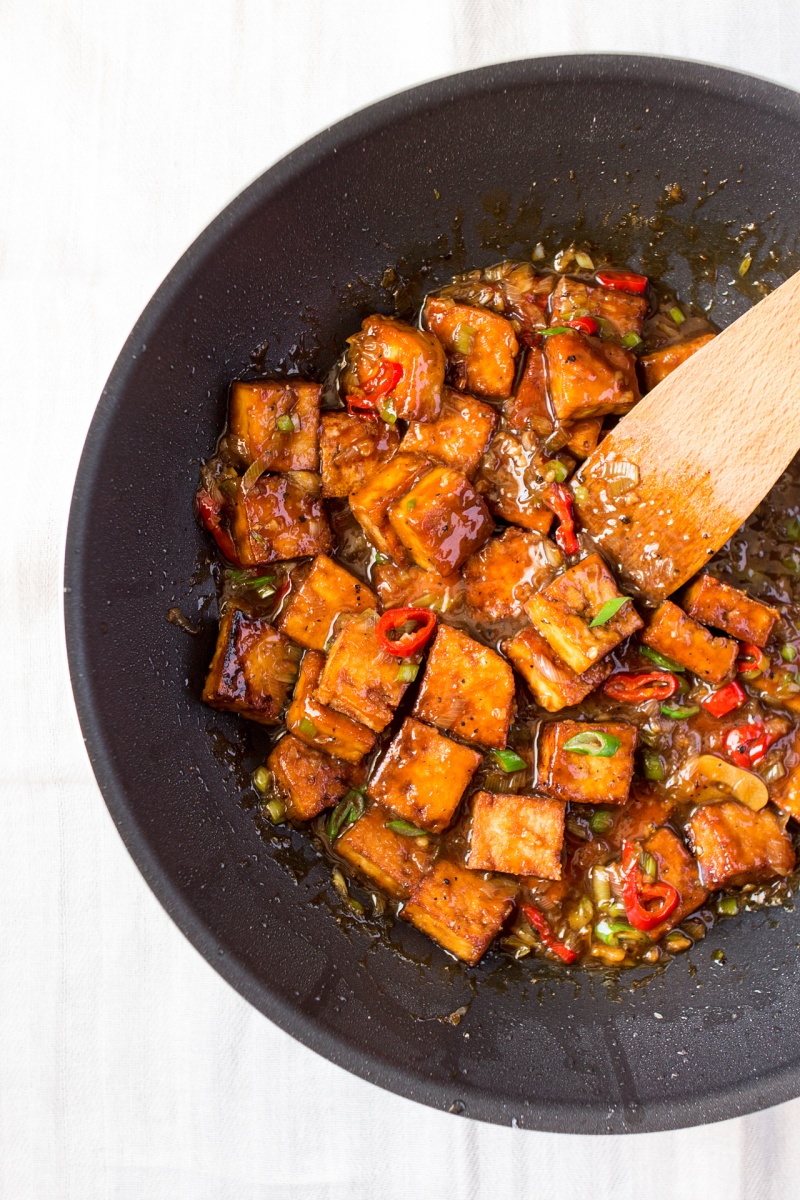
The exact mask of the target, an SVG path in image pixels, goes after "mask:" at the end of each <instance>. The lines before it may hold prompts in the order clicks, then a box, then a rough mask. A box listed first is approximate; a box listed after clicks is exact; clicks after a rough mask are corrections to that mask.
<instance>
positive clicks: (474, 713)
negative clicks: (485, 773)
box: [414, 625, 514, 749]
mask: <svg viewBox="0 0 800 1200" xmlns="http://www.w3.org/2000/svg"><path fill="white" fill-rule="evenodd" d="M513 715H514V672H513V671H512V670H511V667H510V666H509V665H508V663H507V662H506V661H505V659H503V658H501V657H500V655H499V654H497V653H495V651H494V650H490V649H489V647H488V646H482V645H481V643H480V642H476V641H475V640H474V639H473V638H471V637H469V635H468V634H466V633H463V632H462V631H461V630H460V629H454V628H453V627H452V626H451V625H440V626H439V628H438V630H437V633H436V638H435V639H434V642H433V646H432V647H431V651H430V654H429V655H428V662H427V665H426V667H425V674H424V675H423V677H422V684H421V686H420V689H419V692H418V694H417V699H416V702H415V704H414V716H415V717H419V718H420V720H422V721H430V723H431V725H437V726H438V727H439V728H440V729H447V730H449V731H450V732H452V733H454V734H455V735H456V736H457V737H460V738H464V740H465V741H468V742H476V743H477V744H478V745H479V746H489V747H492V748H495V749H502V747H503V746H505V744H506V740H507V738H508V730H509V727H510V725H511V718H512V717H513Z"/></svg>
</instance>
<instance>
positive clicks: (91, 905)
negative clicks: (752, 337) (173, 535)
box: [0, 0, 800, 1200]
mask: <svg viewBox="0 0 800 1200" xmlns="http://www.w3.org/2000/svg"><path fill="white" fill-rule="evenodd" d="M798 45H800V8H798V6H797V4H796V0H758V2H751V0H669V2H668V3H664V2H663V0H658V2H655V0H639V2H637V3H634V2H628V0H592V2H590V0H471V2H467V0H461V2H459V0H394V2H391V0H350V2H349V3H346V4H345V3H342V2H338V3H337V0H0V113H1V114H2V116H1V117H0V363H1V364H2V370H1V371H0V389H1V390H0V396H1V397H2V407H1V408H0V416H1V418H2V431H3V444H4V445H5V446H6V450H5V454H6V467H5V473H6V475H5V486H4V504H3V510H4V511H5V512H6V518H5V519H4V521H3V543H4V544H3V554H2V558H1V559H0V570H1V571H2V587H3V596H2V610H1V611H2V614H3V618H2V619H3V625H2V637H3V656H2V663H3V668H4V678H5V680H6V682H5V685H4V686H3V688H2V691H1V692H0V705H2V719H1V720H0V737H2V747H3V748H2V766H3V769H2V775H1V780H2V781H1V783H0V787H2V803H1V805H0V1197H2V1200H54V1198H58V1200H61V1198H62V1197H64V1198H67V1197H68V1198H70V1200H107V1198H109V1200H110V1198H113V1200H162V1198H164V1200H265V1198H269V1200H374V1198H375V1197H377V1196H380V1197H381V1198H382V1200H407V1198H408V1197H409V1196H415V1197H419V1198H420V1200H428V1198H433V1197H436V1200H483V1198H484V1197H492V1200H495V1198H497V1197H500V1198H505V1197H512V1196H513V1197H519V1198H520V1200H528V1198H532V1197H537V1198H538V1197H547V1198H548V1200H562V1198H567V1197H568V1198H570V1200H575V1198H577V1200H582V1198H583V1197H590V1196H591V1197H592V1200H611V1198H612V1197H613V1200H631V1198H633V1197H639V1196H641V1195H645V1194H652V1195H653V1196H654V1197H656V1198H657V1200H694V1198H695V1197H702V1198H703V1200H722V1198H723V1197H724V1198H725V1200H768V1198H775V1200H777V1198H778V1197H781V1198H782V1200H784V1198H786V1197H792V1196H796V1195H797V1194H798V1191H797V1188H798V1185H797V1182H796V1181H797V1179H798V1174H799V1172H800V1137H798V1133H800V1101H797V1102H794V1103H791V1104H787V1105H785V1106H783V1107H782V1108H780V1109H776V1110H772V1111H770V1112H766V1113H762V1114H759V1115H755V1116H752V1117H747V1118H744V1119H741V1120H737V1121H731V1122H727V1123H725V1124H722V1125H717V1126H714V1127H709V1128H705V1129H698V1130H691V1131H686V1132H679V1133H665V1134H656V1135H643V1136H638V1137H631V1138H627V1139H625V1138H605V1139H604V1138H580V1137H568V1136H562V1135H549V1134H537V1133H530V1132H518V1131H514V1130H508V1129H501V1128H494V1127H490V1126H482V1125H479V1124H476V1123H473V1122H471V1121H467V1120H465V1119H463V1118H456V1117H452V1116H448V1115H444V1114H440V1113H435V1112H432V1111H430V1110H428V1109H425V1108H422V1107H419V1106H417V1105H415V1104H413V1103H411V1102H410V1101H407V1100H403V1099H399V1098H398V1097H395V1096H392V1095H389V1094H388V1093H384V1092H381V1091H379V1090H377V1089H376V1088H374V1087H372V1086H370V1085H369V1084H367V1083H364V1082H362V1081H360V1080H358V1079H355V1078H352V1077H351V1076H349V1075H347V1074H346V1073H345V1072H344V1071H342V1070H340V1069H338V1068H337V1067H334V1066H332V1065H330V1064H329V1063H327V1062H325V1061H323V1060H322V1059H321V1058H318V1057H317V1056H316V1055H314V1054H313V1053H311V1051H309V1050H306V1049H305V1048H304V1047H302V1046H300V1045H298V1044H296V1043H295V1042H293V1041H292V1040H291V1039H290V1038H289V1037H288V1036H287V1035H285V1034H284V1033H282V1032H281V1031H280V1030H278V1029H276V1028H274V1027H273V1026H272V1025H270V1024H269V1023H268V1022H267V1021H266V1020H265V1019H264V1018H263V1017H261V1016H260V1015H259V1014H258V1013H256V1012H255V1011H254V1010H253V1009H251V1008H250V1007H249V1006H248V1005H247V1004H246V1003H245V1002H244V1001H243V1000H241V999H240V998H239V997H238V996H237V995H236V994H235V993H234V992H233V991H232V990H231V989H230V988H229V987H228V985H227V984H225V983H223V981H222V980H221V979H220V978H219V977H218V976H217V975H216V974H215V973H214V971H213V970H212V969H211V968H210V967H209V966H208V965H207V964H206V963H205V962H204V961H203V960H202V959H201V958H200V957H199V955H198V954H197V953H196V952H195V951H194V950H193V949H192V948H191V947H190V946H189V944H188V943H187V942H186V941H184V939H183V938H182V936H181V935H180V934H179V933H178V931H177V929H176V928H175V927H174V926H173V925H172V924H171V923H170V921H169V920H168V918H167V917H166V916H165V914H164V913H163V912H162V910H161V908H160V907H159V905H158V904H157V902H156V901H155V899H154V898H153V896H152V895H151V894H150V892H149V891H148V889H147V887H146V886H145V884H144V882H143V881H142V879H141V878H140V876H139V875H138V873H137V871H136V869H135V868H134V866H133V864H132V862H131V860H130V859H129V857H128V854H127V852H126V851H125V849H124V848H123V845H122V843H121V841H120V840H119V838H118V836H117V834H116V831H115V830H114V828H113V826H112V823H111V820H110V818H109V816H108V815H107V813H106V810H105V807H104V805H103V802H102V799H101V797H100V794H99V792H98V790H97V787H96V785H95V782H94V778H93V776H92V774H91V771H90V769H89V765H88V761H87V758H86V756H85V753H84V750H83V746H82V743H81V738H80V732H79V729H78V724H77V721H76V718H75V715H74V710H73V706H72V699H71V693H70V689H69V683H68V679H67V672H66V663H65V654H64V649H63V644H62V626H61V596H60V592H61V569H62V554H63V541H64V530H65V525H66V519H67V511H68V505H69V498H70V490H71V486H72V481H73V476H74V472H75V469H76V466H77V461H78V456H79V454H80V449H81V445H82V443H83V439H84V435H85V432H86V429H87V427H88V424H89V421H90V419H91V416H92V411H93V409H94V406H95V403H96V400H97V397H98V396H99V394H100V390H101V388H102V385H103V383H104V381H105V378H106V376H107V374H108V372H109V370H110V368H111V366H112V363H113V361H114V358H115V357H116V354H117V352H118V350H119V349H120V347H121V345H122V343H123V341H124V338H125V336H126V334H127V333H128V331H129V329H130V327H131V325H132V324H133V322H134V321H135V319H136V317H137V316H138V314H139V312H140V310H141V309H142V307H143V306H144V304H145V303H146V302H147V300H148V299H149V297H150V295H151V293H152V292H153V290H154V288H155V287H156V285H157V284H158V283H159V282H160V280H161V278H162V277H163V276H164V274H165V273H166V272H167V270H168V269H169V268H170V266H171V265H172V263H173V261H174V260H175V259H176V258H177V257H178V255H179V254H180V253H181V252H182V250H183V249H184V248H185V247H186V246H187V245H188V243H189V242H190V241H191V240H192V239H193V238H194V237H195V235H196V234H197V233H198V232H199V231H200V230H201V229H202V227H203V226H204V225H205V224H206V223H207V222H208V221H209V219H210V218H211V217H212V216H214V214H215V213H216V212H217V211H218V210H219V209H220V208H221V207H222V206H223V205H224V204H225V203H226V202H227V201H228V200H229V199H230V198H231V197H232V196H233V195H234V194H235V193H236V192H238V191H239V190H240V189H241V188H242V187H243V186H244V185H245V184H246V183H248V182H249V181H250V180H251V179H252V178H253V177H254V176H255V175H257V174H259V173H260V172H261V171H262V170H263V169H264V168H266V167H267V166H269V165H270V163H272V162H273V161H274V160H275V159H277V158H278V157H279V156H280V155H282V154H283V153H285V152H286V151H288V150H289V149H291V148H292V147H293V146H295V145H296V144H297V143H299V142H301V141H303V140H304V139H305V138H307V137H308V136H309V135H311V134H313V133H314V132H316V131H317V130H318V129H320V128H321V127H323V126H325V125H328V124H330V123H332V122H334V121H335V120H337V119H338V118H339V117H342V116H344V115H345V114H347V113H349V112H351V111H353V110H354V109H356V108H359V107H361V106H362V105H365V104H368V103H369V102H370V101H372V100H375V99H377V98H378V97H380V96H383V95H386V94H387V93H390V92H393V91H396V90H398V89H401V88H404V87H407V86H409V85H412V84H415V83H418V82H420V81H422V80H425V79H429V78H432V77H435V76H437V75H441V74H446V73H448V72H452V71H458V70H462V69H464V68H468V67H473V66H478V65H481V64H483V63H489V62H493V61H499V60H502V59H513V58H519V57H524V56H526V55H536V54H553V53H562V52H568V51H592V50H616V51H631V52H633V51H641V52H649V53H660V54H672V55H677V56H685V57H691V58H697V59H705V60H708V61H711V62H716V63H721V64H725V65H729V66H733V67H738V68H742V69H745V70H750V71H753V72H756V73H758V74H761V75H765V76H769V77H772V78H773V79H776V80H779V81H782V82H784V83H787V84H790V85H794V86H795V87H800V57H799V56H798Z"/></svg>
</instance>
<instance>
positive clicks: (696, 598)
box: [683, 574, 781, 646]
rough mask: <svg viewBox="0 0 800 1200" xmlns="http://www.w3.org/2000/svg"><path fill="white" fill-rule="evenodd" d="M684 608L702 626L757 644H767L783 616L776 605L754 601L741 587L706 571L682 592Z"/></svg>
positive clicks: (741, 640)
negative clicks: (708, 626) (723, 580)
mask: <svg viewBox="0 0 800 1200" xmlns="http://www.w3.org/2000/svg"><path fill="white" fill-rule="evenodd" d="M683 607H684V609H685V610H686V612H687V613H688V614H689V616H690V617H692V618H693V620H695V621H699V622H700V624H701V625H713V626H714V628H715V629H721V630H722V632H723V633H729V634H730V635H731V637H735V638H738V639H739V641H740V642H753V644H754V645H756V646H766V644H767V642H768V641H769V635H770V634H771V633H772V627H773V625H774V624H775V622H776V621H777V620H778V618H779V617H780V615H781V614H780V613H779V612H778V610H777V608H770V607H769V605H768V604H762V603H761V601H760V600H752V599H751V598H750V596H748V595H747V593H746V592H742V591H740V590H739V588H735V587H731V585H730V584H729V583H723V582H722V581H721V580H720V579H715V578H714V576H713V575H705V574H703V575H698V577H697V579H695V581H694V583H690V584H689V586H688V588H687V589H686V591H685V592H684V594H683Z"/></svg>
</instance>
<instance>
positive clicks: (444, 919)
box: [401, 859, 514, 966]
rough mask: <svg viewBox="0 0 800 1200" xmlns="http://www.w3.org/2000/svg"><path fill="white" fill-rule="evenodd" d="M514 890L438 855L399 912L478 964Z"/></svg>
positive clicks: (506, 913)
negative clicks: (431, 868) (432, 866)
mask: <svg viewBox="0 0 800 1200" xmlns="http://www.w3.org/2000/svg"><path fill="white" fill-rule="evenodd" d="M513 907H514V892H513V891H512V890H511V888H510V886H509V884H508V883H507V882H506V881H504V880H499V879H484V877H483V876H482V875H481V874H479V872H477V871H470V870H469V868H467V867H460V866H456V864H455V863H453V862H449V861H448V860H447V859H439V861H438V862H437V863H436V866H435V867H434V868H433V870H432V871H430V872H429V873H428V874H427V875H426V876H425V877H424V879H423V880H422V882H421V883H419V884H418V885H417V887H416V888H415V889H414V891H413V892H412V893H411V899H410V900H409V901H408V903H407V904H406V906H405V908H404V909H403V911H402V913H401V916H402V917H403V918H404V920H406V921H410V922H411V923H412V925H416V927H417V929H420V930H422V932H423V933H427V935H428V937H431V938H433V940H434V941H435V942H438V943H439V945H440V946H442V947H443V948H444V949H445V950H448V951H449V952H450V953H451V954H454V955H455V956H456V958H460V959H462V960H463V961H464V962H466V963H469V964H470V965H471V966H474V964H475V963H476V962H478V960H479V959H480V958H481V956H482V955H483V954H484V952H485V951H486V950H488V948H489V945H490V944H491V942H492V941H493V939H494V938H495V937H496V936H497V934H498V933H499V932H500V930H501V929H502V927H503V925H504V924H505V921H506V918H507V917H508V916H509V914H510V912H511V910H512V908H513Z"/></svg>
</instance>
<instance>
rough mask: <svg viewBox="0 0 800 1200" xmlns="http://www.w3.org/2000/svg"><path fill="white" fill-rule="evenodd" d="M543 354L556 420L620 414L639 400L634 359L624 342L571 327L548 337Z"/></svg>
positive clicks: (628, 410) (627, 410)
mask: <svg viewBox="0 0 800 1200" xmlns="http://www.w3.org/2000/svg"><path fill="white" fill-rule="evenodd" d="M545 354H546V355H547V375H548V379H549V381H550V399H551V401H552V405H553V412H554V413H555V415H556V417H557V418H558V420H559V421H567V420H570V419H575V418H583V417H603V416H607V415H609V414H611V413H613V414H616V415H618V416H621V415H622V414H623V413H626V412H630V410H631V409H632V408H633V406H634V404H636V403H637V402H638V400H639V384H638V382H637V380H636V360H635V359H634V356H633V355H632V354H631V352H630V351H629V350H626V349H625V348H624V347H623V346H618V345H617V344H616V343H615V342H601V341H600V339H599V338H588V337H586V336H585V334H583V333H579V332H578V331H577V330H570V332H569V333H554V334H553V335H552V336H551V337H549V338H548V339H547V345H546V346H545Z"/></svg>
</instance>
